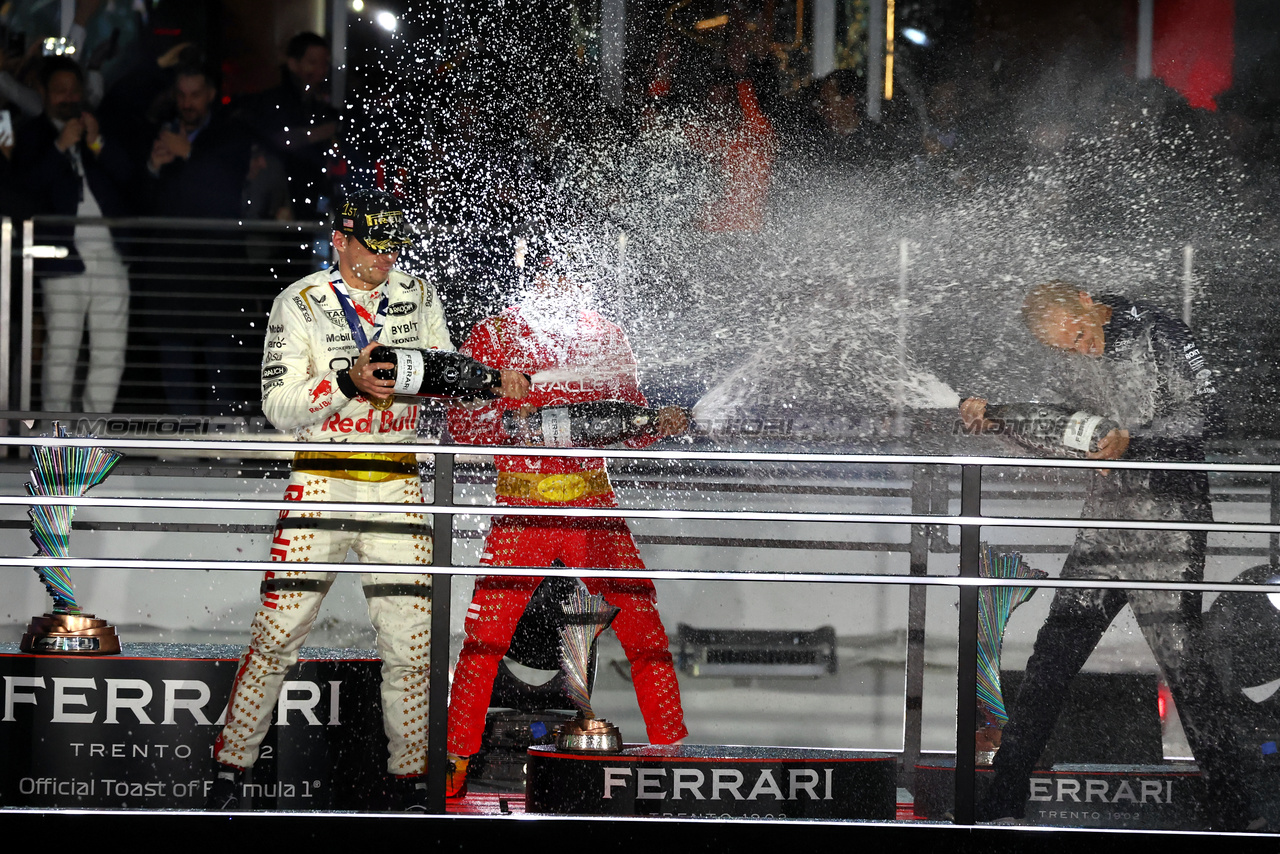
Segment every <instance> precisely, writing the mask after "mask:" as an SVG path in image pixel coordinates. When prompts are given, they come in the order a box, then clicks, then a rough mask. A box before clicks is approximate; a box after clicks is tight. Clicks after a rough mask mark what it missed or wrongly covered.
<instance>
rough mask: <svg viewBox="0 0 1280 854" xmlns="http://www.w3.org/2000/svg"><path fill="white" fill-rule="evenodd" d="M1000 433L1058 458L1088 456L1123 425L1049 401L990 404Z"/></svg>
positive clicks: (988, 413) (989, 413)
mask: <svg viewBox="0 0 1280 854" xmlns="http://www.w3.org/2000/svg"><path fill="white" fill-rule="evenodd" d="M986 418H987V420H989V421H995V422H997V423H998V424H999V427H998V428H997V432H998V433H1000V434H1001V435H1005V436H1008V437H1009V438H1010V439H1012V440H1013V441H1015V442H1017V443H1018V444H1019V445H1022V446H1023V447H1026V448H1030V449H1032V450H1034V451H1039V452H1040V453H1043V454H1048V455H1050V456H1056V457H1080V458H1082V457H1084V456H1085V454H1087V453H1092V452H1093V451H1096V450H1098V442H1100V441H1101V440H1102V438H1103V437H1104V436H1106V435H1107V434H1108V433H1110V432H1111V431H1112V430H1118V429H1119V428H1120V425H1119V424H1117V423H1116V422H1114V421H1112V420H1111V419H1110V418H1107V417H1106V416H1103V415H1094V414H1093V413H1092V412H1086V411H1084V410H1082V409H1080V410H1078V409H1073V408H1072V407H1069V406H1056V405H1054V404H1048V403H1006V404H988V405H987V411H986Z"/></svg>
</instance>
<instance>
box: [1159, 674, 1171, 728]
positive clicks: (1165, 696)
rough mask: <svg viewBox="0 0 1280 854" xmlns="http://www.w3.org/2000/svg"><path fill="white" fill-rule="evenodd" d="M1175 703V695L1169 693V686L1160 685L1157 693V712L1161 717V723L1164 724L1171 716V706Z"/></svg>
mask: <svg viewBox="0 0 1280 854" xmlns="http://www.w3.org/2000/svg"><path fill="white" fill-rule="evenodd" d="M1171 702H1173V694H1172V692H1170V691H1169V686H1168V685H1166V684H1164V683H1163V682H1161V683H1160V688H1159V690H1158V691H1157V692H1156V712H1157V714H1159V715H1160V723H1161V724H1163V723H1164V721H1165V718H1166V717H1167V716H1168V714H1169V704H1170V703H1171Z"/></svg>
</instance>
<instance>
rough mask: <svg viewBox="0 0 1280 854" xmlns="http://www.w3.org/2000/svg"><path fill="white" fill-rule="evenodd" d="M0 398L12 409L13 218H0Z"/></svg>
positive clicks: (1, 427)
mask: <svg viewBox="0 0 1280 854" xmlns="http://www.w3.org/2000/svg"><path fill="white" fill-rule="evenodd" d="M0 282H3V286H2V287H3V289H2V290H0V400H3V401H4V408H5V409H13V398H12V396H11V394H12V391H13V388H12V386H11V384H10V382H9V380H10V376H9V374H10V371H11V370H12V368H13V338H12V336H13V329H12V325H13V220H11V219H9V217H4V218H3V219H0ZM0 435H4V436H8V435H9V424H8V422H4V423H2V424H0Z"/></svg>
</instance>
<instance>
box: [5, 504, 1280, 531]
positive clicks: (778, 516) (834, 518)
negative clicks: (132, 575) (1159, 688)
mask: <svg viewBox="0 0 1280 854" xmlns="http://www.w3.org/2000/svg"><path fill="white" fill-rule="evenodd" d="M6 504H8V505H23V506H26V505H33V504H49V505H73V506H85V507H150V508H162V509H172V510H296V509H297V508H298V503H297V502H296V501H284V500H259V499H252V500H250V499H214V498H99V497H96V496H74V495H3V496H0V506H2V505H6ZM307 509H308V510H324V511H329V512H334V513H392V514H404V513H419V512H429V513H440V514H443V515H448V516H548V517H553V518H563V517H572V518H583V519H609V518H617V517H627V518H631V519H673V520H674V519H707V520H714V521H721V522H852V523H860V524H867V525H949V526H960V525H976V526H979V527H992V528H1066V529H1073V528H1102V529H1119V530H1133V531H1218V532H1222V533H1234V534H1280V525H1268V524H1261V523H1253V522H1235V523H1230V522H1186V521H1179V520H1174V521H1167V520H1148V519H1119V520H1117V519H1074V518H1072V519H1051V518H1033V517H1021V516H911V515H906V514H901V513H796V512H778V511H761V510H671V509H662V510H653V509H644V508H621V507H602V508H595V507H516V506H495V505H466V506H458V505H451V506H444V505H438V504H411V505H405V504H375V503H368V504H362V503H359V502H350V501H308V502H307Z"/></svg>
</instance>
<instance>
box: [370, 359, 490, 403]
mask: <svg viewBox="0 0 1280 854" xmlns="http://www.w3.org/2000/svg"><path fill="white" fill-rule="evenodd" d="M369 361H370V362H390V363H391V364H393V365H395V367H394V368H392V369H391V370H387V369H386V368H380V369H378V370H375V371H374V372H373V375H374V376H375V377H377V378H378V379H380V380H394V381H395V388H394V391H395V393H396V394H406V395H417V396H419V397H452V398H459V397H477V396H479V395H482V394H485V393H486V392H488V391H489V390H490V389H492V388H493V387H494V386H498V385H501V384H502V373H501V372H500V371H498V370H495V369H494V368H491V367H489V366H488V365H483V364H481V363H480V362H477V361H476V360H475V359H473V358H471V357H470V356H464V355H463V354H461V353H455V352H454V351H452V350H417V349H413V348H406V347H377V348H375V349H374V351H373V352H372V353H371V354H370V355H369Z"/></svg>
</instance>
